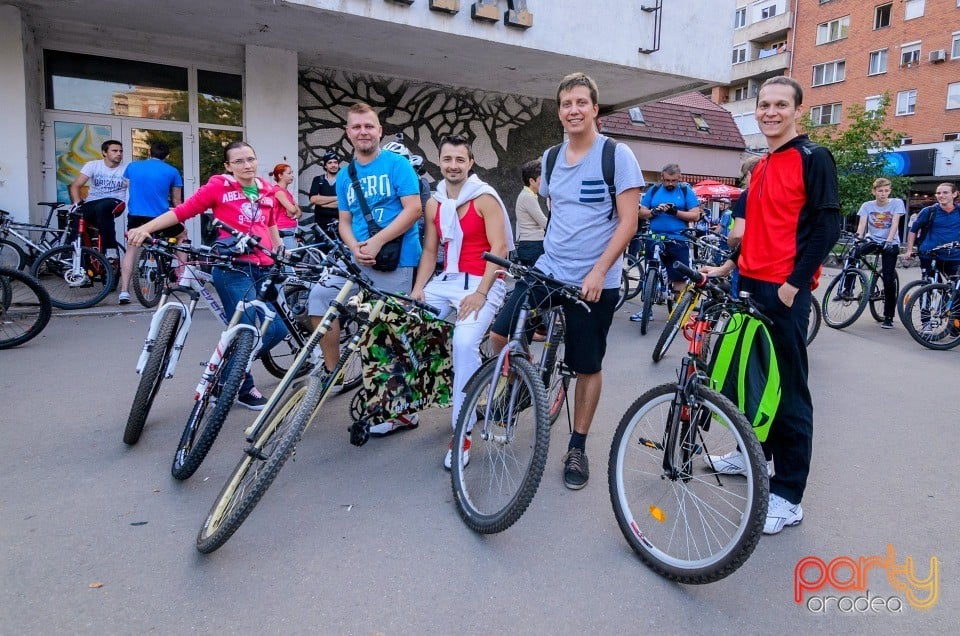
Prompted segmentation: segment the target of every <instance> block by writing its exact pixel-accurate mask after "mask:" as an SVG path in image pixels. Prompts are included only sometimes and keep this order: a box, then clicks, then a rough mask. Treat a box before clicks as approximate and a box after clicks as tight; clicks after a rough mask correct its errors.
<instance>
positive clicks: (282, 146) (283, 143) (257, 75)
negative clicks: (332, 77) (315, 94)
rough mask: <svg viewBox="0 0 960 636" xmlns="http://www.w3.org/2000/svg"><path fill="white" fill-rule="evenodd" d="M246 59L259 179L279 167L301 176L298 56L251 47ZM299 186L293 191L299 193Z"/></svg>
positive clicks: (247, 105)
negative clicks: (280, 164)
mask: <svg viewBox="0 0 960 636" xmlns="http://www.w3.org/2000/svg"><path fill="white" fill-rule="evenodd" d="M245 57H246V64H245V69H244V89H245V95H244V100H243V105H244V112H245V115H246V122H245V125H246V129H247V141H248V142H250V145H252V146H253V147H254V149H255V150H256V151H257V158H258V159H259V160H260V162H259V163H260V175H261V176H264V177H266V175H267V173H268V172H269V171H270V170H272V169H273V166H274V165H276V164H278V163H287V164H290V166H292V167H293V174H294V175H298V174H299V173H300V165H299V164H300V162H299V160H298V155H297V151H298V147H299V146H298V128H299V124H298V112H297V93H298V89H297V53H296V52H295V51H285V50H282V49H273V48H268V47H265V46H253V45H250V46H247V47H246V56H245ZM297 185H298V184H297V182H296V181H294V182H293V184H292V185H291V187H290V191H291V192H294V193H296V192H297Z"/></svg>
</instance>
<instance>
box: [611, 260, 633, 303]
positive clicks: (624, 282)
mask: <svg viewBox="0 0 960 636" xmlns="http://www.w3.org/2000/svg"><path fill="white" fill-rule="evenodd" d="M629 293H630V281H629V279H627V270H626V269H624V270H623V271H622V272H620V289H619V292H618V295H617V304H616V305H614V307H613V310H614V311H617V310H618V309H620V308H621V307H623V305H624V303H626V302H627V294H629Z"/></svg>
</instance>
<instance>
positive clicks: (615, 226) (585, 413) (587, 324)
mask: <svg viewBox="0 0 960 636" xmlns="http://www.w3.org/2000/svg"><path fill="white" fill-rule="evenodd" d="M557 104H558V115H559V117H560V123H561V124H562V125H563V130H564V132H565V133H566V134H567V141H565V142H564V143H562V144H560V145H559V146H555V147H554V148H551V149H549V150H547V152H546V153H544V156H543V159H542V163H543V175H542V177H541V179H540V195H541V196H544V197H549V198H550V201H551V203H552V206H551V212H550V224H549V225H548V226H547V231H546V236H545V237H544V244H543V247H544V254H543V255H542V256H541V257H540V258H538V259H537V263H536V266H537V268H538V269H540V270H541V271H543V272H545V273H547V274H549V275H551V276H553V277H554V278H556V279H558V280H560V281H562V282H564V283H567V284H571V285H579V286H580V296H581V298H582V299H583V300H584V301H586V303H587V305H588V306H589V308H590V310H589V311H587V310H586V309H584V308H583V307H581V306H580V305H578V304H575V303H572V302H569V301H566V300H564V299H561V298H557V297H556V296H550V293H549V291H548V290H547V289H545V288H543V287H541V286H537V287H534V288H531V290H530V293H531V296H533V302H534V304H540V303H539V301H540V300H541V299H542V300H543V302H544V303H550V302H555V303H561V304H562V305H563V310H564V316H565V318H566V321H567V325H566V332H565V339H566V342H565V346H566V350H565V354H564V362H565V363H566V365H567V367H569V368H570V370H571V371H573V372H574V373H576V374H577V384H576V389H575V391H574V401H573V405H574V413H573V435H572V436H571V438H570V443H569V445H568V450H567V454H566V455H564V457H563V482H564V484H565V485H566V487H567V488H570V489H571V490H579V489H581V488H583V487H584V486H586V485H587V480H588V479H589V477H590V469H589V464H588V463H587V455H586V439H587V433H588V432H589V430H590V424H591V423H592V422H593V415H594V412H595V411H596V409H597V404H598V403H599V401H600V389H601V387H602V385H603V378H602V375H601V363H602V362H603V357H604V354H605V353H606V347H607V332H608V331H609V329H610V323H611V322H612V320H613V312H614V309H615V307H616V303H617V298H618V296H619V289H620V274H621V270H622V268H623V250H624V249H625V248H626V246H627V243H629V242H630V239H631V238H633V235H634V233H635V232H636V230H637V206H638V204H639V202H640V188H641V187H642V186H643V175H642V174H641V173H640V167H639V165H638V164H637V159H636V157H634V156H633V153H632V152H631V151H630V149H629V148H627V147H626V146H625V145H622V144H620V145H617V144H615V143H614V142H613V141H612V140H610V139H608V138H606V137H604V136H603V135H601V134H600V133H599V132H598V131H597V114H598V113H599V111H600V104H599V95H598V90H597V85H596V83H595V82H594V81H593V80H592V79H590V78H589V77H587V76H586V75H584V74H583V73H572V74H570V75H567V76H566V77H564V78H563V80H562V81H561V82H560V87H559V88H558V89H557ZM605 159H606V160H605ZM605 168H607V169H606V170H605ZM605 173H606V174H605ZM610 173H612V174H610ZM516 290H519V291H516ZM516 290H515V291H514V293H513V294H512V295H511V296H510V298H508V299H507V302H506V304H505V305H504V308H503V309H502V310H501V311H500V314H499V315H498V317H497V319H496V321H495V322H494V325H493V328H492V329H491V331H490V343H491V344H492V345H493V347H494V349H495V350H496V351H498V352H499V351H500V350H501V349H503V347H504V346H505V345H506V343H507V336H508V334H510V333H512V332H513V326H514V324H513V323H514V322H515V321H516V315H517V311H518V309H519V307H518V306H517V303H518V299H519V298H521V297H522V296H523V293H522V292H523V291H525V290H526V286H525V283H524V282H523V281H521V282H518V283H517V286H516Z"/></svg>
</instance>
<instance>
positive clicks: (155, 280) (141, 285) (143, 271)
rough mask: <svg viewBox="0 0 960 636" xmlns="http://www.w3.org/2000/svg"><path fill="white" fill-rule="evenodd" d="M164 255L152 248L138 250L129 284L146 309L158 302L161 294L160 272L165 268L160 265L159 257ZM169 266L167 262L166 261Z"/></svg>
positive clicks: (162, 281) (162, 283)
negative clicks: (158, 253) (159, 254)
mask: <svg viewBox="0 0 960 636" xmlns="http://www.w3.org/2000/svg"><path fill="white" fill-rule="evenodd" d="M162 258H166V257H165V256H158V255H157V253H156V252H154V251H152V250H140V254H139V256H137V266H136V267H135V268H133V274H132V276H131V278H130V286H131V287H133V294H134V296H136V297H137V300H138V301H140V304H141V305H143V306H144V307H147V308H148V309H152V308H153V307H156V306H157V303H159V302H160V296H161V295H162V294H163V287H164V280H163V275H162V274H161V272H162V271H164V270H165V269H166V268H165V267H162V266H161V265H160V259H162ZM168 266H169V263H168Z"/></svg>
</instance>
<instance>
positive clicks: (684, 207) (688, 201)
mask: <svg viewBox="0 0 960 636" xmlns="http://www.w3.org/2000/svg"><path fill="white" fill-rule="evenodd" d="M700 213H701V211H700V202H699V201H698V200H697V195H696V194H695V193H694V191H693V188H691V187H690V185H689V184H687V183H681V182H680V166H678V165H677V164H675V163H668V164H667V165H665V166H664V167H663V170H661V171H660V183H658V184H656V185H654V186H651V187H650V188H649V189H647V191H646V192H645V193H644V195H643V199H641V201H640V219H641V220H645V219H649V220H650V233H651V234H662V235H665V236H666V237H667V238H668V239H674V240H680V241H685V240H686V239H684V237H683V235H682V234H680V232H681V230H684V229H686V228H688V227H690V223H693V222H696V221H699V220H700ZM665 248H666V249H665V253H663V254H661V256H660V258H661V262H663V263H664V264H665V265H666V266H667V278H669V280H670V283H671V284H672V285H673V288H674V289H675V290H676V291H677V292H679V291H680V290H682V289H683V284H684V278H683V276H681V275H680V273H679V272H677V271H676V270H675V269H673V263H674V262H675V261H680V262H681V263H683V264H684V265H687V266H688V267H689V266H690V249H689V248H688V247H687V245H686V243H682V244H678V243H670V242H668V243H666V245H665ZM646 249H647V254H653V243H652V241H648V242H647V248H646ZM642 314H643V310H642V309H641V310H640V311H638V312H637V313H635V314H633V315H632V316H630V320H631V321H633V322H639V321H640V319H641V316H642Z"/></svg>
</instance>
